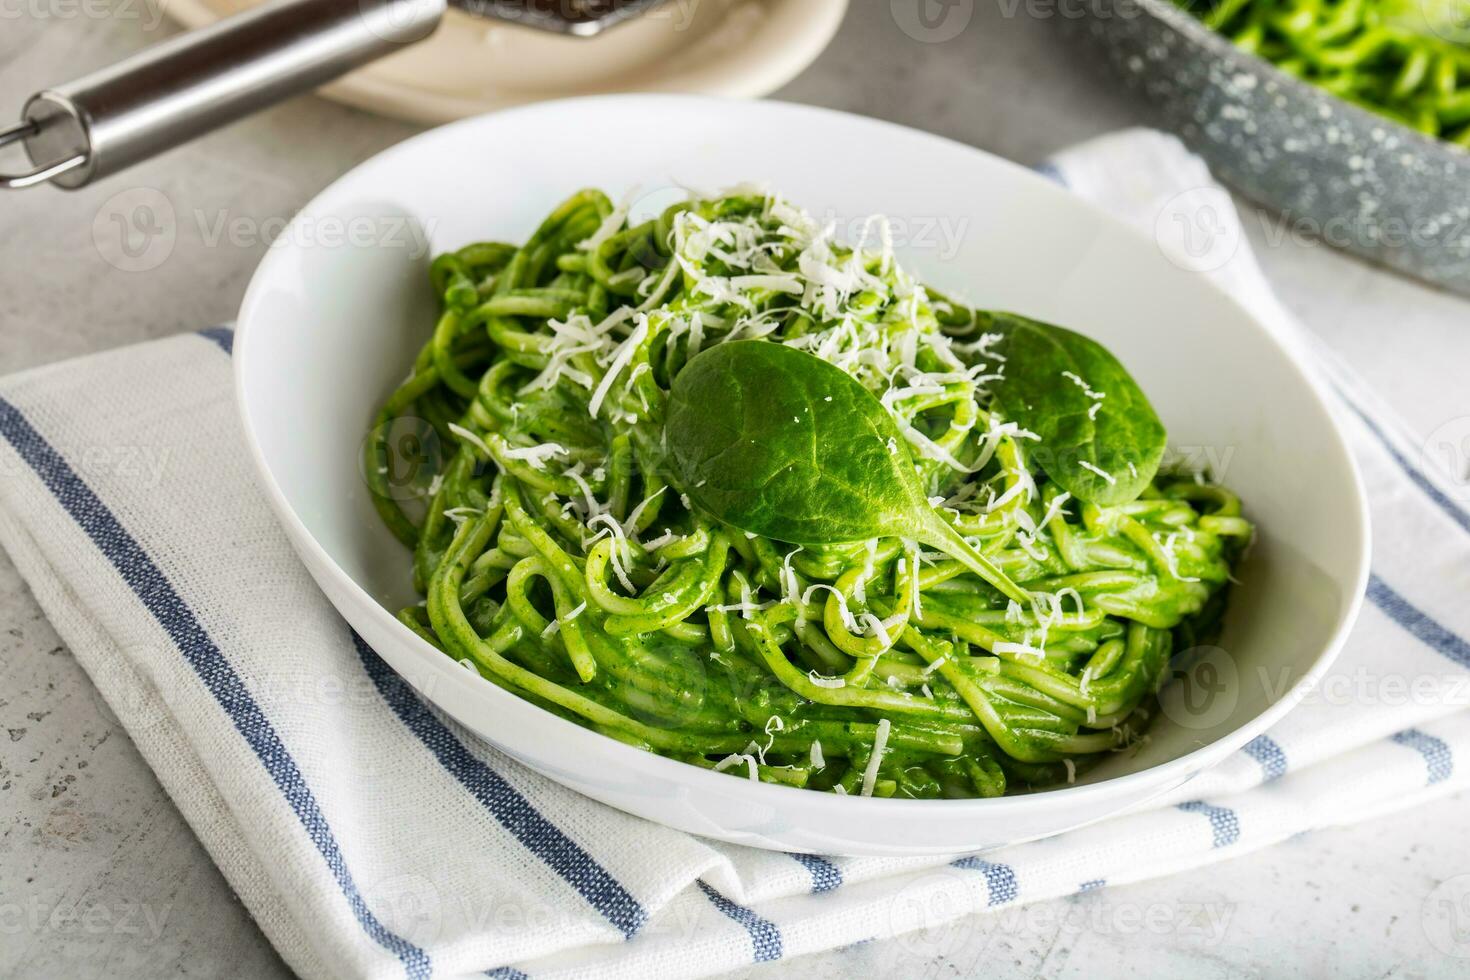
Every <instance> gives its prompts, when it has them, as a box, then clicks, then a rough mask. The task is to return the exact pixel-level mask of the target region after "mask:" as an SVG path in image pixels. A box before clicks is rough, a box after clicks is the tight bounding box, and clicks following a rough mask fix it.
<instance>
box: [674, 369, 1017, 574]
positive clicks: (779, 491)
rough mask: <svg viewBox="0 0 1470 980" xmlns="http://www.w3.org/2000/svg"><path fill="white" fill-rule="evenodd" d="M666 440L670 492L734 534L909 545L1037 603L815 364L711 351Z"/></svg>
mask: <svg viewBox="0 0 1470 980" xmlns="http://www.w3.org/2000/svg"><path fill="white" fill-rule="evenodd" d="M664 439H665V442H666V444H667V447H668V450H669V453H670V457H671V460H672V463H673V467H674V476H675V481H674V482H675V484H676V485H677V486H679V488H680V489H681V490H682V491H683V492H684V493H685V494H686V495H687V496H688V497H689V498H690V499H691V500H692V501H693V503H694V504H695V505H697V506H698V507H699V508H700V509H701V510H703V511H705V512H707V513H709V514H710V515H711V516H713V517H715V518H716V519H718V520H720V521H723V522H724V523H726V524H729V525H732V526H733V527H735V528H738V529H739V530H742V531H747V532H749V533H751V534H759V535H761V536H763V537H767V538H771V539H773V540H776V541H785V542H789V543H791V544H803V545H815V544H837V543H841V542H849V541H864V540H867V539H869V538H879V537H907V538H913V539H915V540H917V541H921V542H923V543H924V544H927V545H929V546H931V547H934V548H938V549H939V550H941V551H943V552H945V553H946V554H948V555H950V556H951V557H953V558H954V559H956V560H957V561H960V562H962V563H963V564H964V565H965V566H966V567H967V568H969V569H970V570H971V571H973V572H974V573H975V574H976V575H979V576H980V577H981V578H982V579H984V580H985V581H987V582H989V583H990V584H991V585H993V586H995V587H996V588H997V589H999V590H1000V591H1001V592H1003V593H1004V594H1005V595H1006V596H1008V597H1010V598H1012V599H1015V600H1017V601H1018V602H1029V601H1030V595H1029V594H1028V593H1027V592H1026V590H1024V589H1022V588H1021V587H1020V586H1018V585H1016V584H1015V583H1014V582H1012V581H1011V580H1010V579H1009V578H1008V577H1007V576H1006V575H1005V574H1004V573H1003V572H1001V571H1000V569H998V568H996V567H995V565H994V564H992V563H991V562H990V560H989V559H987V558H985V557H984V556H983V555H981V554H980V553H979V552H978V551H976V550H975V549H974V548H973V547H971V546H970V544H969V543H968V542H967V541H965V539H964V537H963V536H961V535H960V533H959V532H958V531H956V530H955V529H954V528H953V527H952V526H950V524H949V522H948V521H946V520H945V519H944V518H943V517H942V516H940V514H939V513H938V512H936V511H935V510H934V508H933V507H931V506H930V505H929V501H928V500H927V499H926V498H925V496H924V488H923V486H922V485H921V484H920V482H919V476H918V472H917V470H915V468H914V462H913V459H912V458H911V457H910V456H909V452H908V447H907V445H906V444H905V441H904V439H903V437H902V435H901V434H900V433H899V431H898V427H897V425H895V424H894V421H893V419H892V418H890V417H889V415H888V412H887V411H886V410H885V409H884V408H883V406H882V404H881V403H880V402H879V401H878V399H877V398H876V397H874V396H873V394H872V393H871V392H870V391H868V390H867V389H866V388H864V387H863V386H862V385H861V384H859V383H858V382H857V381H856V380H855V379H853V378H852V377H850V376H849V375H847V374H846V373H845V372H844V371H842V370H841V369H840V368H837V367H834V366H833V365H831V364H828V363H827V362H826V361H823V360H821V359H820V358H817V357H814V356H812V355H811V354H807V353H805V352H803V351H799V350H796V349H795V348H792V347H787V346H785V345H783V344H777V343H773V342H771V341H765V340H741V341H735V342H733V343H727V344H719V345H716V346H714V347H711V348H709V349H708V350H706V351H704V352H703V353H701V354H699V355H698V356H697V357H695V358H694V359H693V360H692V361H690V362H689V364H688V365H686V366H685V368H684V370H683V371H681V372H680V373H679V375H678V377H676V378H675V379H674V385H673V390H672V392H671V394H670V399H669V408H668V415H667V420H666V422H665V425H664Z"/></svg>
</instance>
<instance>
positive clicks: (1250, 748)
mask: <svg viewBox="0 0 1470 980" xmlns="http://www.w3.org/2000/svg"><path fill="white" fill-rule="evenodd" d="M1241 751H1242V752H1244V753H1245V754H1246V755H1248V756H1250V757H1251V758H1252V759H1255V760H1256V761H1257V762H1259V763H1260V764H1261V771H1262V772H1264V773H1265V774H1266V782H1268V783H1269V782H1270V781H1271V780H1273V779H1280V778H1281V777H1282V776H1285V775H1286V753H1285V752H1283V751H1282V750H1281V746H1280V745H1277V744H1276V740H1275V739H1273V738H1272V737H1271V736H1270V735H1257V736H1256V737H1255V738H1253V739H1251V740H1250V741H1249V742H1247V743H1245V747H1244V748H1242V749H1241Z"/></svg>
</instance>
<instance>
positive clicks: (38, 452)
mask: <svg viewBox="0 0 1470 980" xmlns="http://www.w3.org/2000/svg"><path fill="white" fill-rule="evenodd" d="M0 433H3V434H4V436H5V438H6V440H8V441H9V442H10V444H11V445H12V446H14V447H15V451H16V452H17V453H19V454H20V457H21V458H22V459H23V460H25V461H26V464H27V465H29V466H30V467H31V469H32V470H34V471H35V473H36V475H37V476H39V477H40V478H41V482H43V483H44V484H45V485H46V487H47V488H48V489H49V490H50V491H51V492H52V494H54V495H55V496H56V499H57V502H58V503H60V504H61V506H62V508H63V509H64V510H65V511H66V512H67V513H68V514H69V515H71V518H72V519H73V520H75V521H76V522H77V525H78V526H79V527H81V529H82V530H83V531H85V532H86V533H87V536H88V537H89V538H91V539H92V542H93V543H94V544H96V545H97V548H98V550H99V551H101V552H102V554H103V556H104V557H106V558H107V560H108V561H109V562H111V563H112V566H113V567H114V568H116V569H117V571H118V574H119V575H121V576H122V579H123V581H125V582H126V583H127V584H128V587H129V588H131V589H132V590H133V592H134V593H135V594H136V595H137V597H138V599H139V600H140V601H141V602H142V604H143V606H144V608H146V609H147V610H148V611H149V612H150V613H152V614H153V617H154V618H155V619H156V620H158V624H159V625H160V626H162V627H163V629H164V630H165V632H167V633H168V635H169V638H170V639H172V640H173V642H174V645H175V646H177V647H178V649H179V652H180V653H182V654H183V655H184V659H185V660H186V661H187V662H188V664H189V666H190V667H192V668H193V669H194V672H195V673H196V674H198V675H199V679H200V681H201V682H203V684H204V686H205V687H206V688H208V690H209V693H210V694H212V695H213V696H214V699H215V701H217V702H218V703H219V706H220V708H221V709H223V711H224V712H225V714H227V715H228V716H229V718H230V721H231V722H232V723H233V724H234V726H235V730H236V731H238V732H239V733H240V735H241V737H243V738H244V739H245V741H246V743H247V744H248V745H249V746H250V747H251V748H252V749H253V750H254V751H255V754H256V756H257V757H258V758H259V759H260V762H261V765H262V766H264V767H265V770H266V772H268V773H269V774H270V776H271V779H273V780H274V781H275V784H276V786H277V788H278V789H280V791H281V795H282V796H284V797H285V799H286V802H287V803H288V804H289V805H290V807H291V809H292V810H293V811H294V812H295V814H296V818H297V819H298V820H300V821H301V826H302V829H303V830H305V832H306V836H307V837H309V838H311V841H312V843H313V844H315V845H316V848H317V850H318V851H319V852H321V855H322V859H323V860H324V861H325V862H326V865H327V868H328V870H330V871H331V873H332V876H333V877H334V878H335V879H336V881H337V887H338V888H340V889H341V890H342V895H343V897H344V898H345V899H346V900H347V904H348V906H350V907H351V909H352V914H353V915H354V916H355V917H356V918H357V921H358V923H359V924H360V925H361V926H362V928H363V931H364V932H366V933H367V934H368V935H369V936H371V937H372V938H373V940H374V941H375V942H377V943H378V945H380V946H382V947H383V948H384V949H386V950H388V951H389V952H391V953H393V954H394V955H395V956H397V957H398V959H399V960H401V961H402V962H403V965H404V967H405V969H406V970H407V973H408V975H409V976H410V977H414V978H418V977H427V976H429V974H430V972H431V965H430V962H429V956H428V954H427V953H425V952H424V951H423V950H422V949H420V948H419V947H417V946H415V945H414V944H413V943H410V942H409V941H408V940H406V939H404V938H402V937H401V936H398V935H396V934H394V933H393V932H391V931H390V930H389V929H388V928H387V927H386V926H384V925H383V923H382V922H380V921H379V920H378V918H377V916H375V915H373V913H372V910H371V909H369V908H368V907H367V902H366V901H365V900H364V899H363V896H362V893H361V892H360V891H358V888H357V883H356V882H355V881H354V880H353V877H352V872H351V871H349V870H348V868H347V861H346V859H345V858H344V857H343V856H342V851H341V848H339V847H338V845H337V838H336V836H335V835H334V834H333V833H332V828H331V827H330V826H329V825H328V823H327V818H326V816H325V815H324V814H323V813H322V810H321V807H320V806H319V805H318V804H317V801H316V796H315V795H314V794H313V793H312V791H311V788H310V787H309V786H307V784H306V779H305V777H304V776H303V775H302V774H301V769H300V767H299V766H297V764H296V760H295V759H293V758H292V757H291V754H290V752H288V751H287V750H286V746H285V745H284V744H283V743H282V741H281V737H280V735H279V734H277V732H276V730H275V728H274V727H272V725H271V723H270V720H269V719H268V718H267V717H266V716H265V713H264V712H263V711H261V709H260V705H259V704H257V703H256V701H255V699H254V698H253V697H252V696H251V694H250V690H249V688H247V687H246V686H245V683H244V682H243V681H241V679H240V675H239V674H237V673H236V672H235V668H234V666H233V665H231V663H230V662H229V660H228V659H226V658H225V655H224V654H223V653H221V652H220V649H219V647H218V646H216V645H215V642H214V640H213V639H211V638H210V636H209V634H208V633H207V632H205V630H204V627H203V626H201V625H200V623H199V620H198V618H197V617H196V616H195V615H194V612H193V610H191V609H190V608H189V606H188V605H187V604H186V603H185V602H184V600H183V599H181V598H180V597H179V594H178V593H177V592H176V591H174V587H173V585H172V583H170V582H169V580H168V579H167V578H166V577H165V576H164V574H163V572H162V571H160V570H159V568H158V566H157V565H155V564H154V563H153V559H151V558H150V557H148V555H147V553H146V552H144V551H143V549H142V547H141V546H140V545H139V544H138V542H137V541H136V540H134V538H133V536H132V535H130V534H129V533H128V532H127V530H126V529H125V528H124V527H123V526H122V524H121V523H120V522H119V521H118V519H117V517H116V516H114V515H113V513H112V511H110V510H108V509H107V505H106V504H104V503H103V502H102V501H101V499H100V498H98V496H97V495H96V494H95V493H93V492H92V488H91V487H89V486H87V484H86V482H85V481H84V480H82V479H81V477H79V476H77V474H76V471H74V470H73V469H72V468H71V466H70V465H69V464H68V463H67V462H66V460H65V459H63V458H62V456H61V454H60V453H58V452H57V451H56V450H55V449H53V448H52V447H51V445H50V444H49V443H47V442H46V440H45V439H44V438H43V437H42V436H41V434H40V433H39V432H37V431H36V430H35V428H34V427H32V426H31V424H30V422H28V421H27V420H26V418H25V416H23V415H22V414H21V413H20V411H19V410H18V409H17V408H15V406H13V405H11V404H10V403H9V402H8V401H6V400H5V399H3V398H0Z"/></svg>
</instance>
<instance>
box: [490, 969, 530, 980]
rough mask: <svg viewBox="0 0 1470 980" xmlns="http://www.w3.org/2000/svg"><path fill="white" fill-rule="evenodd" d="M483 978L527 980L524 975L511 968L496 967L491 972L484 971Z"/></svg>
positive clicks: (492, 979)
mask: <svg viewBox="0 0 1470 980" xmlns="http://www.w3.org/2000/svg"><path fill="white" fill-rule="evenodd" d="M485 976H487V977H490V978H491V980H528V978H527V977H526V975H525V974H524V973H522V972H521V971H520V970H517V969H516V968H515V967H513V966H497V967H496V968H495V969H493V970H486V971H485Z"/></svg>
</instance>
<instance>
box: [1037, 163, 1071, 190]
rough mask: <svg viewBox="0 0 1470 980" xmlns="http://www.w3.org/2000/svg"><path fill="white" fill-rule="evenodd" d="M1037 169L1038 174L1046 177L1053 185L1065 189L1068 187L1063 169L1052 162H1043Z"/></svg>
mask: <svg viewBox="0 0 1470 980" xmlns="http://www.w3.org/2000/svg"><path fill="white" fill-rule="evenodd" d="M1035 169H1036V172H1037V173H1038V174H1040V175H1041V176H1043V177H1045V178H1046V179H1047V180H1050V181H1052V182H1053V183H1057V184H1061V185H1062V186H1063V187H1066V186H1067V177H1066V175H1065V174H1063V173H1062V171H1061V168H1060V167H1058V166H1057V165H1056V164H1055V163H1053V162H1052V161H1050V160H1043V161H1041V162H1040V163H1038V164H1037V165H1036V167H1035Z"/></svg>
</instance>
